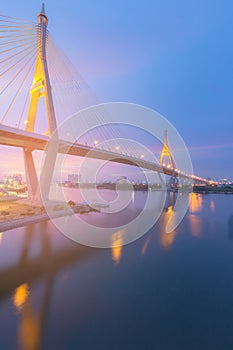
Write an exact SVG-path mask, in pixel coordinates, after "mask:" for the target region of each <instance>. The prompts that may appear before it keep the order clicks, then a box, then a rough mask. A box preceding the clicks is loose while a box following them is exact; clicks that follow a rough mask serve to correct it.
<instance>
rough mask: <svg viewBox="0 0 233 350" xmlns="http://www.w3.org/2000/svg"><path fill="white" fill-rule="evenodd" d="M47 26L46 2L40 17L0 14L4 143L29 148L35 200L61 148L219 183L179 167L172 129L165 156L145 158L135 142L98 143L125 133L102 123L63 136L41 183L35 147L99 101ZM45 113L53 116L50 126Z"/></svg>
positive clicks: (31, 195)
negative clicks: (71, 136)
mask: <svg viewBox="0 0 233 350" xmlns="http://www.w3.org/2000/svg"><path fill="white" fill-rule="evenodd" d="M47 26H48V17H47V15H46V13H45V8H44V5H43V6H42V10H41V12H40V13H39V14H38V21H37V23H31V22H29V21H25V20H20V19H17V18H13V17H9V16H4V15H0V105H1V115H0V144H1V145H5V146H12V147H18V148H22V149H23V156H24V164H25V174H26V179H27V187H28V197H29V199H30V200H34V201H38V200H40V196H41V193H40V191H41V187H42V185H43V188H44V191H45V193H47V194H48V193H49V188H50V185H51V181H52V175H53V171H54V164H55V161H56V155H57V153H64V154H69V155H73V156H80V157H92V158H95V159H102V160H106V161H111V162H116V163H120V164H128V165H132V166H137V167H141V168H144V169H148V170H151V171H155V172H157V173H163V174H166V175H169V176H170V177H171V178H172V179H175V180H176V179H178V178H179V179H187V180H190V181H192V182H202V183H205V184H213V183H214V182H213V181H209V180H206V179H203V178H201V177H198V176H196V175H193V174H187V173H185V172H183V171H182V169H177V168H176V165H175V162H174V160H173V157H172V151H171V150H170V148H169V142H168V137H167V131H166V130H165V131H164V144H163V148H162V152H161V155H160V159H159V162H154V161H153V162H152V161H150V160H147V159H145V158H144V157H142V155H141V154H140V153H138V151H137V150H136V149H134V148H130V147H129V148H128V149H125V148H124V147H121V153H119V152H118V151H117V147H114V149H113V150H112V149H109V148H108V147H106V149H102V148H100V147H98V142H97V141H96V140H97V139H99V140H106V139H109V138H111V139H114V138H119V137H121V131H120V130H119V129H118V128H117V126H116V127H114V126H110V127H109V128H108V129H106V128H102V129H101V128H99V129H98V130H97V131H95V132H93V133H89V134H88V135H85V137H83V138H80V140H77V141H76V142H75V143H71V142H69V141H66V140H63V139H62V138H59V140H58V143H57V145H56V147H55V150H54V153H53V155H52V156H50V158H49V159H47V161H45V163H44V166H43V169H42V174H41V181H42V182H43V181H44V183H41V181H40V185H41V186H40V185H39V181H38V176H37V173H36V168H35V164H34V158H33V151H35V150H39V151H44V150H46V147H47V145H48V143H49V141H50V139H51V135H52V134H54V133H55V132H56V130H57V126H58V125H59V124H60V123H61V122H62V121H63V120H65V119H66V118H68V117H69V116H70V115H72V114H74V113H77V112H78V111H81V110H83V109H84V108H87V107H90V106H93V105H96V104H98V103H99V101H98V99H97V98H96V96H95V95H94V93H93V92H92V90H91V89H90V87H89V86H88V84H87V83H86V82H85V81H84V80H83V78H82V76H81V75H80V74H79V73H78V72H77V71H76V69H74V67H73V66H72V64H71V63H70V62H69V60H68V59H67V58H66V57H65V55H64V54H63V53H62V52H61V50H59V49H58V47H57V45H56V43H55V41H54V40H53V38H52V37H51V35H50V33H49V32H48V30H47ZM42 101H44V103H43V104H42V103H41V102H42ZM43 116H44V117H45V116H46V118H45V119H46V120H47V123H46V124H47V130H46V131H44V128H45V121H43V120H42V119H43V118H42V117H43ZM95 118H96V119H97V120H98V123H99V125H101V124H103V119H102V116H101V115H96V116H95ZM85 123H86V127H87V129H91V127H92V125H91V120H90V121H89V120H88V118H87V119H86V120H85ZM110 136H111V137H110ZM164 159H166V160H167V162H165V160H164ZM43 179H44V180H43Z"/></svg>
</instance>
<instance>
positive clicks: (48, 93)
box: [24, 4, 57, 201]
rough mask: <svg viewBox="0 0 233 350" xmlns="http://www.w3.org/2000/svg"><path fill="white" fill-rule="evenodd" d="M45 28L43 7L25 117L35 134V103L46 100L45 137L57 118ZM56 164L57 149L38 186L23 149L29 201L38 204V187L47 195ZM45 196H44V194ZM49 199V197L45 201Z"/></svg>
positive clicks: (27, 152)
mask: <svg viewBox="0 0 233 350" xmlns="http://www.w3.org/2000/svg"><path fill="white" fill-rule="evenodd" d="M47 26H48V17H47V16H46V14H45V7H44V4H43V5H42V9H41V12H40V13H39V14H38V54H37V60H36V67H35V71H34V78H33V83H32V86H31V89H30V95H31V97H30V104H29V110H28V117H27V121H26V131H29V132H34V128H35V122H36V116H37V110H38V103H39V99H40V98H44V100H45V108H46V116H47V121H48V131H47V134H48V135H52V134H53V133H54V132H55V131H56V129H57V122H56V115H55V110H54V104H53V97H52V90H51V84H50V78H49V71H48V65H47V60H46V48H47ZM55 161H56V150H54V155H52V157H51V156H50V159H47V158H45V162H44V166H43V169H42V173H41V181H43V184H42V183H41V184H40V185H41V186H39V181H38V177H37V173H36V170H35V165H34V160H33V155H32V150H31V149H30V145H28V147H27V148H26V149H24V164H25V172H26V178H27V187H28V199H29V200H33V201H41V188H43V191H44V194H43V198H45V197H44V195H45V196H47V197H48V196H49V189H50V184H51V180H52V175H53V169H54V164H55ZM46 194H47V195H46ZM47 199H48V198H47Z"/></svg>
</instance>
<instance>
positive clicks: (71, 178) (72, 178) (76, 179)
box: [67, 174, 81, 184]
mask: <svg viewBox="0 0 233 350" xmlns="http://www.w3.org/2000/svg"><path fill="white" fill-rule="evenodd" d="M67 178H68V182H69V183H72V184H78V183H80V180H81V175H79V174H68V177H67Z"/></svg>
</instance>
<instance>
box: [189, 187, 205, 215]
mask: <svg viewBox="0 0 233 350" xmlns="http://www.w3.org/2000/svg"><path fill="white" fill-rule="evenodd" d="M202 202H203V199H202V196H201V195H200V194H198V193H194V192H192V193H191V194H190V201H189V211H190V213H197V212H201V211H202V204H203V203H202Z"/></svg>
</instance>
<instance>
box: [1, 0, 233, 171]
mask: <svg viewBox="0 0 233 350" xmlns="http://www.w3.org/2000/svg"><path fill="white" fill-rule="evenodd" d="M45 5H46V12H47V14H48V17H49V30H50V32H51V34H52V36H53V37H54V38H55V39H56V42H57V44H58V45H59V47H60V48H62V49H63V51H64V52H65V53H66V54H67V56H68V57H69V58H70V59H71V61H72V62H73V63H74V65H75V66H76V67H77V69H78V70H79V72H80V73H81V74H82V75H83V77H84V78H85V80H86V81H87V82H88V83H89V85H90V86H91V87H92V88H93V89H94V91H95V92H96V94H97V95H98V96H99V97H100V99H101V100H102V101H103V102H107V101H127V102H133V103H138V104H142V105H145V106H148V107H151V108H153V109H155V110H157V111H158V112H159V113H161V114H162V115H164V116H165V117H166V118H167V119H168V120H169V121H170V122H171V123H173V125H174V126H175V127H176V128H177V129H178V131H179V133H180V134H181V135H182V137H183V138H184V140H185V142H186V144H187V146H188V148H189V149H190V153H191V157H192V160H193V165H194V170H195V173H197V174H199V175H200V176H204V177H207V176H213V177H229V178H233V162H232V158H233V136H232V131H233V118H232V116H233V103H232V95H233V73H232V63H233V42H232V37H233V35H232V34H233V29H232V23H233V2H232V1H230V0H229V1H224V0H222V1H214V0H212V1H209V0H204V1H203V0H202V1H200V0H195V1H194V0H189V1H187V0H186V1H185V0H183V1H182V0H174V1H173V0H167V1H157V0H153V1H152V0H144V1H131V0H124V1H123V0H118V1H107V0H106V1H101V0H99V1H89V0H85V1H84V0H82V1H79V0H70V1H64V0H59V1H54V0H48V1H46V2H45ZM40 8H41V2H40V1H33V2H32V1H28V0H25V1H12V0H8V1H6V2H4V3H2V4H1V13H2V14H6V15H10V16H15V17H18V18H25V19H28V20H32V21H36V15H37V13H38V12H39V10H40Z"/></svg>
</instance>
